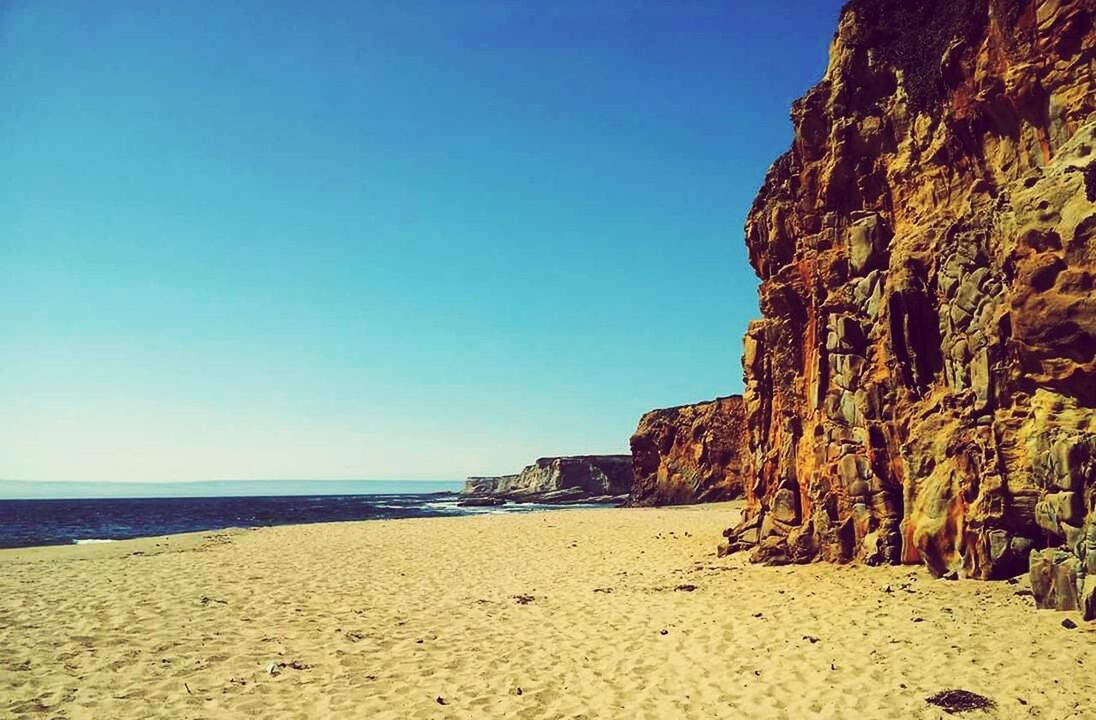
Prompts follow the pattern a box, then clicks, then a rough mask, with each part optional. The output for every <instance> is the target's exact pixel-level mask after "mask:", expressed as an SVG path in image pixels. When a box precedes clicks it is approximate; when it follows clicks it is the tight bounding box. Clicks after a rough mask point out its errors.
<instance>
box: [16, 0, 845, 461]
mask: <svg viewBox="0 0 1096 720" xmlns="http://www.w3.org/2000/svg"><path fill="white" fill-rule="evenodd" d="M839 6H840V1H839V0H833V1H830V0H826V1H823V0H798V1H792V0H789V1H788V2H779V3H757V2H731V1H730V0H724V1H722V2H717V1H716V0H674V1H673V2H668V1H662V0H658V1H656V0H596V1H594V2H590V1H589V0H583V1H581V2H578V1H572V0H554V1H553V2H532V1H531V0H530V1H524V2H519V1H517V0H460V1H457V2H454V0H399V1H398V2H397V1H395V0H392V1H388V0H371V1H369V0H367V1H365V2H357V1H355V2H351V1H345V2H314V3H298V2H285V3H278V2H271V1H269V0H267V1H263V2H260V1H254V2H245V1H239V2H223V1H221V0H217V1H213V0H188V2H183V3H180V2H156V1H155V0H131V1H129V2H121V1H113V0H100V1H98V2H95V3H87V2H82V1H81V0H68V1H65V0H61V1H59V2H42V1H38V0H0V97H2V99H3V107H4V111H3V112H2V113H0V167H2V168H3V172H2V173H0V338H2V340H0V478H7V479H14V480H25V481H95V482H107V481H112V482H113V481H117V482H136V481H144V482H177V481H198V480H213V479H251V478H323V479H332V480H340V479H360V478H376V479H386V480H425V479H430V480H450V479H457V478H461V477H464V476H465V475H488V474H496V473H506V472H514V471H517V470H519V469H520V468H521V467H522V466H523V465H525V464H527V463H529V462H531V461H532V460H533V459H535V458H537V457H540V456H547V455H561V454H579V453H615V452H627V451H628V439H629V436H630V435H631V433H632V432H633V431H634V430H635V427H636V423H637V421H638V419H639V417H640V415H641V414H642V413H644V412H646V411H647V410H650V409H652V408H657V407H666V406H670V405H677V404H683V403H690V402H697V401H701V400H705V399H710V398H713V397H716V396H719V395H726V394H730V393H735V392H741V390H742V378H741V376H742V370H741V361H740V357H741V348H742V334H743V331H744V330H745V327H746V323H747V322H748V321H749V320H750V319H751V318H753V317H755V316H757V314H758V311H757V300H756V287H757V281H756V278H755V276H754V274H753V271H752V269H751V268H750V267H749V265H748V263H747V259H746V252H745V246H744V242H743V232H742V227H743V223H744V220H745V214H746V211H747V209H748V208H749V206H750V203H751V202H752V200H753V197H754V195H755V193H756V192H757V189H758V187H759V185H760V183H761V180H762V178H763V177H764V173H765V171H766V169H767V168H768V166H769V165H770V164H771V162H772V161H773V160H775V158H776V157H777V156H778V155H779V154H780V153H781V152H783V151H784V150H785V149H786V148H787V146H788V144H789V142H790V140H791V133H792V130H791V124H790V122H789V120H788V112H789V108H790V105H791V102H792V100H793V99H794V98H796V97H798V96H799V95H801V94H802V93H803V92H805V91H806V90H807V89H808V88H809V87H810V86H811V85H813V84H814V83H815V82H817V81H818V80H819V79H820V78H821V76H822V74H823V72H824V70H825V63H826V55H827V49H828V45H829V42H830V39H831V38H832V35H833V31H834V29H835V27H836V21H837V14H838V9H839Z"/></svg>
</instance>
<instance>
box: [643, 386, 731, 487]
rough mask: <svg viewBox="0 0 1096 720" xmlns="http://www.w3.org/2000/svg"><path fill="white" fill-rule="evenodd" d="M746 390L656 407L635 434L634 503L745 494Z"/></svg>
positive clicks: (644, 417) (646, 416) (644, 418)
mask: <svg viewBox="0 0 1096 720" xmlns="http://www.w3.org/2000/svg"><path fill="white" fill-rule="evenodd" d="M746 441H747V432H746V412H745V406H744V405H743V403H742V396H741V395H732V396H730V397H723V398H717V399H716V400H712V401H710V402H703V403H697V404H695V405H682V406H680V407H673V408H665V409H661V410H652V411H651V412H649V413H647V414H645V415H644V416H643V417H642V418H641V419H640V421H639V427H637V428H636V432H635V434H634V435H632V440H631V446H632V468H633V470H634V472H635V483H634V484H633V485H632V494H631V496H630V497H629V499H628V502H629V504H631V505H684V504H689V503H700V502H716V501H719V500H730V499H732V498H736V497H738V496H740V495H741V494H742V486H743V483H744V481H745V478H746V476H747V475H748V474H749V473H750V470H749V447H748V444H747V442H746Z"/></svg>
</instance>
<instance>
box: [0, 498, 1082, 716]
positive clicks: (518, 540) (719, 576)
mask: <svg viewBox="0 0 1096 720" xmlns="http://www.w3.org/2000/svg"><path fill="white" fill-rule="evenodd" d="M740 508H741V505H740V504H738V503H720V504H714V505H701V506H688V507H679V508H659V509H655V508H635V509H624V508H619V509H599V510H566V511H549V512H543V513H530V514H510V515H481V516H469V517H459V518H427V519H406V520H383V521H381V520H378V521H367V522H356V523H326V524H315V525H298V526H283V527H275V528H259V529H233V530H227V531H222V532H206V533H194V534H190V535H180V536H171V537H159V538H145V539H139V540H128V541H119V542H113V543H103V544H93V545H78V546H62V547H49V548H27V549H18V550H4V551H0V648H2V649H3V651H2V653H0V716H3V717H15V718H24V717H26V718H137V717H173V718H226V717H227V718H233V717H278V718H312V717H363V718H392V719H395V718H639V719H648V718H650V719H654V718H744V717H750V718H804V717H827V718H828V717H846V718H848V717H864V718H941V717H952V716H950V715H947V714H946V713H945V712H944V711H943V710H941V709H940V708H938V707H934V706H932V705H930V704H928V703H927V702H926V697H928V696H930V695H933V694H935V693H937V692H939V691H942V690H947V689H956V688H958V689H965V690H969V691H972V692H975V693H979V694H981V695H984V696H986V697H988V698H990V699H991V700H993V701H994V702H995V703H996V708H995V709H993V710H988V711H974V712H970V713H966V714H964V715H963V717H972V718H979V717H992V718H1046V719H1048V720H1067V719H1069V718H1096V706H1094V704H1093V689H1094V687H1096V681H1094V680H1093V677H1094V675H1093V673H1094V672H1096V653H1094V652H1093V651H1094V649H1096V626H1093V625H1092V624H1091V623H1081V622H1080V618H1079V617H1078V616H1077V614H1076V613H1059V612H1051V611H1036V610H1035V609H1034V606H1033V603H1032V598H1031V597H1030V595H1028V594H1027V593H1028V587H1029V586H1028V583H1027V581H1026V579H1019V580H1018V581H1017V582H976V581H948V580H942V579H940V580H937V579H933V578H932V577H931V576H930V575H929V574H928V572H927V571H926V570H925V569H924V568H922V567H918V566H886V567H863V566H841V565H832V564H827V563H816V564H811V565H806V566H784V567H765V566H759V565H751V564H750V563H749V562H748V561H747V558H746V557H745V556H744V555H741V554H740V555H733V556H730V557H725V558H717V557H716V554H715V548H716V546H717V544H718V542H719V541H720V539H721V533H722V531H723V530H724V528H726V527H728V526H730V525H733V524H734V523H735V522H736V521H737V520H738V516H739V510H740ZM1068 618H1072V619H1073V620H1076V621H1078V625H1079V627H1076V628H1073V629H1068V628H1065V627H1063V625H1062V621H1063V620H1065V619H1068Z"/></svg>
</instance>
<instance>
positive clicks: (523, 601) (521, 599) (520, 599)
mask: <svg viewBox="0 0 1096 720" xmlns="http://www.w3.org/2000/svg"><path fill="white" fill-rule="evenodd" d="M514 600H516V601H517V603H518V605H528V604H529V603H531V602H533V601H534V600H536V598H535V597H533V596H532V595H514Z"/></svg>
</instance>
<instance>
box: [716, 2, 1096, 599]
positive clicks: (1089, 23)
mask: <svg viewBox="0 0 1096 720" xmlns="http://www.w3.org/2000/svg"><path fill="white" fill-rule="evenodd" d="M1094 53H1096V2H1094V0H1045V1H1040V2H1035V1H1034V0H1016V1H1013V0H1009V1H1008V2H1006V1H1005V0H962V1H961V2H947V3H945V2H943V0H916V1H915V2H906V1H905V0H853V1H852V2H850V3H849V4H848V5H847V6H846V8H845V10H844V12H843V13H842V15H841V19H840V24H839V27H838V31H837V35H836V36H835V38H834V42H833V46H832V49H831V52H830V63H829V68H828V69H827V71H826V75H825V77H824V79H823V80H822V81H821V82H820V83H819V84H818V85H817V86H815V87H814V88H813V89H811V90H810V91H809V92H808V93H807V94H806V95H805V96H804V97H803V98H801V99H800V100H798V101H797V102H796V103H795V104H794V105H793V108H792V120H793V122H794V125H795V139H794V141H793V143H792V147H791V149H790V150H789V151H788V152H787V153H785V154H784V155H783V156H781V157H780V158H779V159H778V160H777V161H776V163H775V164H774V165H773V166H772V168H771V169H770V170H769V172H768V175H767V176H766V178H765V181H764V184H763V186H762V188H761V191H760V193H759V194H758V196H757V199H756V200H755V201H754V204H753V207H752V209H751V210H750V213H749V216H748V218H747V222H746V242H747V246H748V250H749V257H750V262H751V264H752V265H753V267H754V269H755V271H756V272H757V275H758V277H759V278H760V279H761V285H760V290H759V295H760V307H761V311H762V316H763V317H762V318H761V319H760V320H756V321H754V322H752V323H751V324H750V326H749V329H748V331H747V334H746V337H745V340H744V342H745V348H744V356H743V366H744V373H745V385H746V390H745V393H744V402H745V406H746V416H747V425H748V432H749V444H750V450H751V454H752V457H753V461H754V464H755V467H756V472H755V474H754V475H753V476H752V477H751V479H750V481H749V482H747V484H746V487H745V495H746V499H747V512H746V518H745V520H744V521H743V522H742V523H741V524H740V525H739V526H738V527H736V528H734V529H733V530H732V531H730V532H729V533H728V544H727V546H726V547H727V549H729V550H734V549H742V548H747V549H750V550H751V552H752V553H753V558H754V559H755V560H759V561H766V562H806V561H809V560H812V559H815V558H821V559H825V560H830V561H838V562H844V561H861V562H866V563H899V562H907V563H916V562H922V563H924V564H925V565H926V566H927V567H928V568H929V570H931V571H932V572H933V573H934V574H936V575H946V574H948V573H951V572H959V573H961V574H962V575H964V576H965V577H972V578H980V579H991V578H1005V577H1010V576H1013V575H1016V574H1017V573H1019V572H1022V571H1024V570H1025V569H1027V568H1028V566H1029V559H1030V572H1031V577H1032V590H1033V592H1034V594H1035V598H1036V601H1037V603H1038V604H1039V605H1040V606H1042V607H1057V608H1065V607H1077V608H1078V609H1080V610H1082V612H1083V614H1084V616H1085V617H1093V616H1094V615H1096V202H1094V201H1093V197H1094V192H1093V190H1092V185H1093V182H1092V181H1091V180H1090V178H1092V177H1094V173H1096V169H1094V168H1096V72H1094V69H1093V57H1094ZM1032 551H1036V552H1032Z"/></svg>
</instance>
